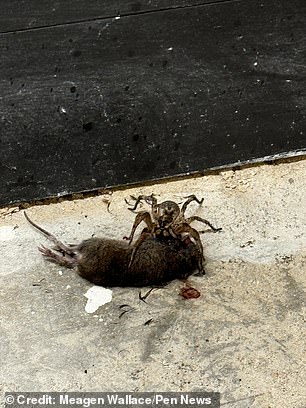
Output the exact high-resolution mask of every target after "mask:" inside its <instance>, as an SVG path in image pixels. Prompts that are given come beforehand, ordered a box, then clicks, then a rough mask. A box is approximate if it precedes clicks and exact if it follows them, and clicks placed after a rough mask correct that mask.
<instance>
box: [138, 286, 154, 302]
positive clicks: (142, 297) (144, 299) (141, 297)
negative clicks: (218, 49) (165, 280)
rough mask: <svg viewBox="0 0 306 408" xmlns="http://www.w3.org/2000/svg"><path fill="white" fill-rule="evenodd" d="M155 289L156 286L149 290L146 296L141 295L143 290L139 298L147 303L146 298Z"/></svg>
mask: <svg viewBox="0 0 306 408" xmlns="http://www.w3.org/2000/svg"><path fill="white" fill-rule="evenodd" d="M153 289H156V288H151V289H150V290H148V292H147V293H146V294H145V295H144V296H142V295H141V291H140V292H139V295H138V296H139V299H140V300H142V301H143V302H144V303H147V302H146V298H147V297H148V296H149V294H150V293H151V292H152V290H153Z"/></svg>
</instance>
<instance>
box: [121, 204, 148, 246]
mask: <svg viewBox="0 0 306 408" xmlns="http://www.w3.org/2000/svg"><path fill="white" fill-rule="evenodd" d="M142 221H144V222H145V223H146V224H147V227H148V230H149V231H152V229H153V227H154V224H153V222H152V218H151V215H150V213H149V212H148V211H140V212H139V213H138V214H137V215H136V217H135V221H134V224H133V227H132V230H131V233H130V235H129V236H128V237H124V238H123V239H126V240H128V241H129V244H130V243H131V242H132V241H133V238H134V234H135V231H136V229H137V227H138V225H139V224H140V223H141V222H142Z"/></svg>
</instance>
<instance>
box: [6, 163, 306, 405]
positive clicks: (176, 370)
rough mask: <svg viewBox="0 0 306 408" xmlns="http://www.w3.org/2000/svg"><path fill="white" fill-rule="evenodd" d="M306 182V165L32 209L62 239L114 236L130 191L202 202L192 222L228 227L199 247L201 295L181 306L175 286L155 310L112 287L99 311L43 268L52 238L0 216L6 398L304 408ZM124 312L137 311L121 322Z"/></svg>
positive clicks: (75, 283) (70, 277)
mask: <svg viewBox="0 0 306 408" xmlns="http://www.w3.org/2000/svg"><path fill="white" fill-rule="evenodd" d="M305 180H306V161H305V160H301V161H297V162H291V163H283V164H278V165H262V166H259V167H251V168H246V169H243V170H239V171H235V172H234V171H224V172H222V173H220V174H219V175H212V176H206V177H202V178H195V179H185V180H180V181H175V182H170V183H164V184H159V185H157V184H156V185H154V186H150V187H142V188H135V189H130V190H125V191H117V192H114V193H113V194H112V195H111V196H107V195H105V196H98V197H95V198H90V199H84V200H75V201H69V202H67V201H66V202H65V201H63V202H61V203H58V204H50V205H44V206H36V207H31V208H29V209H28V214H29V215H30V216H31V217H32V219H33V220H35V221H36V222H37V223H39V224H41V225H42V226H44V227H45V228H46V229H48V230H50V231H52V232H53V233H54V234H55V235H57V236H58V237H59V238H60V239H62V240H64V241H66V242H74V241H80V240H82V239H84V238H88V237H90V236H91V235H92V234H93V233H95V234H96V235H97V236H99V235H100V236H107V237H115V238H118V239H120V238H122V237H123V235H126V234H127V232H129V230H130V228H131V225H132V222H133V217H134V216H133V214H132V213H131V212H130V211H128V210H127V206H126V204H125V202H124V198H128V197H129V195H130V194H134V195H138V194H140V193H145V194H150V193H152V192H154V193H155V194H156V195H157V197H158V200H159V201H162V200H164V199H172V200H175V201H177V202H181V201H182V198H183V197H185V196H187V195H190V194H193V193H194V194H196V195H197V196H199V197H201V196H203V197H204V198H205V201H204V203H203V205H202V207H199V206H198V205H197V204H196V203H194V204H192V205H190V208H189V213H190V214H198V215H200V216H203V217H205V218H206V219H208V220H210V221H211V222H212V223H213V224H214V225H216V226H218V227H219V226H220V227H223V231H222V232H220V233H217V234H213V233H207V234H205V235H203V236H202V239H203V245H204V251H205V255H206V258H207V267H206V270H207V275H206V276H204V277H192V278H191V279H190V281H191V283H192V285H193V286H194V287H196V288H197V289H198V290H200V292H201V297H200V298H198V299H193V300H183V299H182V298H181V297H180V296H179V289H180V287H181V285H182V284H181V283H180V282H178V281H174V282H172V283H171V284H169V285H168V286H167V288H166V289H163V290H157V291H155V292H153V294H152V295H150V297H149V298H148V304H145V303H143V302H140V301H139V298H138V292H139V290H138V289H130V288H114V289H113V300H112V302H111V303H108V304H106V305H104V306H101V307H100V308H99V309H98V310H97V311H96V312H95V313H92V314H88V313H86V312H85V305H86V302H87V299H86V298H85V297H84V294H85V293H86V291H87V290H88V289H89V288H90V287H91V286H92V285H91V284H90V283H88V282H87V281H85V280H83V279H81V278H80V277H79V276H77V275H76V274H75V272H74V271H72V270H65V269H64V268H60V267H58V266H56V265H54V264H50V263H47V262H45V261H44V260H43V259H42V258H41V256H40V254H39V253H38V251H37V248H36V247H37V245H38V244H39V243H46V240H45V239H44V238H43V237H42V236H40V235H39V234H37V233H36V232H35V231H34V230H33V229H31V227H30V226H29V225H28V224H27V223H26V221H25V219H24V216H23V213H22V212H16V213H10V211H7V210H6V209H3V210H0V216H1V218H0V248H1V258H0V282H1V283H0V297H1V301H0V315H1V324H0V356H1V360H0V391H1V394H2V393H3V392H4V391H13V390H16V391H18V390H22V391H42V390H44V391H199V390H207V391H209V390H213V391H219V392H221V402H222V406H226V407H235V408H251V407H252V408H253V407H256V408H268V407H269V408H280V407H282V408H305V407H306V369H305V366H306V364H305V363H306V358H305V354H306V347H305V342H306V340H305V339H306V330H305V327H306V325H305V319H306V317H305V287H306V273H305V269H306V268H305V260H306V228H305V225H306V205H305V204H306V188H305ZM109 200H110V212H108V211H107V202H108V201H109ZM195 226H196V225H195ZM125 303H128V304H129V305H131V306H133V307H134V308H135V309H134V310H133V311H131V312H129V313H126V314H124V315H123V316H122V317H121V318H120V319H119V315H120V313H121V312H122V310H121V309H119V306H120V305H122V304H125ZM148 319H153V320H152V322H151V324H150V325H144V323H145V322H146V321H147V320H148Z"/></svg>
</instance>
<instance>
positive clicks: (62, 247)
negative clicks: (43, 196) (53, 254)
mask: <svg viewBox="0 0 306 408" xmlns="http://www.w3.org/2000/svg"><path fill="white" fill-rule="evenodd" d="M24 216H25V218H26V219H27V221H28V222H29V223H30V224H31V225H32V227H34V228H35V229H36V230H37V231H39V232H40V233H41V234H43V235H44V236H45V237H46V238H48V240H49V241H51V242H52V243H53V244H54V245H55V249H56V250H59V251H63V252H64V253H66V254H68V255H72V256H73V255H75V248H76V246H75V245H66V244H64V243H63V242H61V241H60V240H58V239H57V238H56V237H55V236H54V235H53V234H51V233H50V232H48V231H47V230H45V229H44V228H42V227H40V226H39V225H37V224H36V223H35V222H34V221H32V220H31V219H30V217H29V216H28V214H27V213H26V211H24Z"/></svg>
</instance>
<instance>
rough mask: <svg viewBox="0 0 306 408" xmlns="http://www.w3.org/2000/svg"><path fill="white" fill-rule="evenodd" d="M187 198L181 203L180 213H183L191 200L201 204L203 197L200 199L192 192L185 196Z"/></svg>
mask: <svg viewBox="0 0 306 408" xmlns="http://www.w3.org/2000/svg"><path fill="white" fill-rule="evenodd" d="M185 198H188V200H187V201H186V202H185V203H184V204H183V206H182V209H181V214H182V215H184V214H185V211H186V209H187V207H188V205H189V204H190V203H191V202H192V201H196V202H197V203H198V204H200V205H201V204H202V203H203V200H204V198H202V199H201V200H199V199H198V198H197V197H196V196H195V195H194V194H192V195H191V196H188V197H185Z"/></svg>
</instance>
